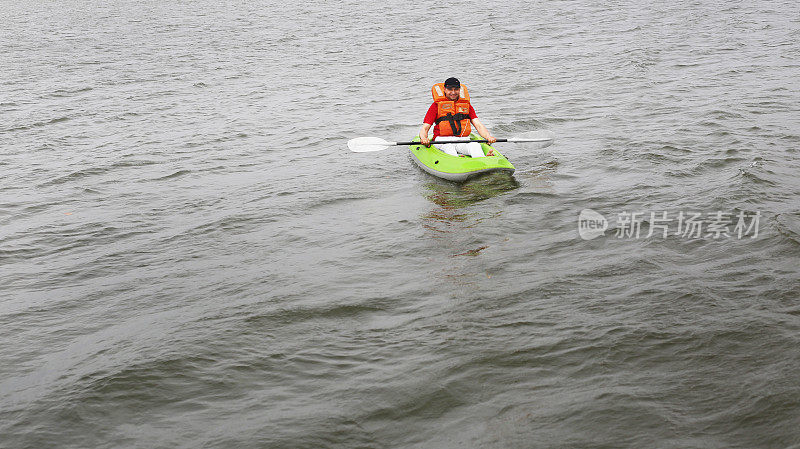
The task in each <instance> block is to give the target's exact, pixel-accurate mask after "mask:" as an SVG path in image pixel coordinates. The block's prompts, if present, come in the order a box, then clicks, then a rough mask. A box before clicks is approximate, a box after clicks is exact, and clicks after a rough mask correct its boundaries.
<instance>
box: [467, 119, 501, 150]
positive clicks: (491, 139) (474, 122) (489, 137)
mask: <svg viewBox="0 0 800 449" xmlns="http://www.w3.org/2000/svg"><path fill="white" fill-rule="evenodd" d="M471 122H472V126H474V127H475V130H476V131H478V134H480V135H481V137H483V138H484V139H486V140H487V141H488V142H489V145H491V144H493V143H495V142H497V139H495V138H494V136H493V135H492V133H490V132H489V130H488V129H486V127H485V126H483V123H481V120H480V119H479V118H478V117H475V118H474V119H472V120H471Z"/></svg>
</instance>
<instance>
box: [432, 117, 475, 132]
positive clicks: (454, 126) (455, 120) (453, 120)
mask: <svg viewBox="0 0 800 449" xmlns="http://www.w3.org/2000/svg"><path fill="white" fill-rule="evenodd" d="M466 119H469V114H464V113H463V112H459V113H458V114H453V113H450V112H448V113H447V115H443V116H441V117H439V118H437V119H436V124H437V125H438V124H439V123H440V122H443V121H445V120H447V122H448V123H450V129H451V130H453V131H455V135H458V136H460V135H461V120H466Z"/></svg>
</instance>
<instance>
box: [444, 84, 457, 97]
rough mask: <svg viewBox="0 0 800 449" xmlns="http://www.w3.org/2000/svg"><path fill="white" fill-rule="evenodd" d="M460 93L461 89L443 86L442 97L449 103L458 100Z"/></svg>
mask: <svg viewBox="0 0 800 449" xmlns="http://www.w3.org/2000/svg"><path fill="white" fill-rule="evenodd" d="M460 93H461V87H460V86H459V87H453V86H445V87H444V96H445V97H447V99H448V100H450V101H456V100H458V95H459V94H460Z"/></svg>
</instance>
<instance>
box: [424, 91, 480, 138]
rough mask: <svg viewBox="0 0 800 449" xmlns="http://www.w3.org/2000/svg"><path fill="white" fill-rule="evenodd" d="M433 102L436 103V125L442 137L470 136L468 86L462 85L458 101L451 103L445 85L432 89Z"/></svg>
mask: <svg viewBox="0 0 800 449" xmlns="http://www.w3.org/2000/svg"><path fill="white" fill-rule="evenodd" d="M431 94H432V95H433V101H434V102H436V107H437V111H436V125H438V126H439V135H440V136H458V137H465V136H469V133H470V132H471V131H472V129H471V128H470V126H469V92H467V86H465V85H463V84H462V85H461V93H460V94H459V96H458V100H456V101H450V100H448V99H447V97H446V96H445V95H444V83H439V84H434V85H433V87H431Z"/></svg>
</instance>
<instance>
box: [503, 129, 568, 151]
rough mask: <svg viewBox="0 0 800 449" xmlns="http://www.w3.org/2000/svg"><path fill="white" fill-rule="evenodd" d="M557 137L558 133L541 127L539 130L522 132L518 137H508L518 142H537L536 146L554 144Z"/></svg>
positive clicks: (541, 146) (543, 146) (542, 146)
mask: <svg viewBox="0 0 800 449" xmlns="http://www.w3.org/2000/svg"><path fill="white" fill-rule="evenodd" d="M555 138H556V134H555V133H554V132H553V131H550V130H547V129H541V130H538V131H529V132H526V133H523V134H520V135H518V136H516V137H512V138H510V139H508V141H509V142H517V143H527V142H530V143H536V145H534V146H535V147H536V148H545V147H549V146H550V145H552V144H553V141H554V140H555Z"/></svg>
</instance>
